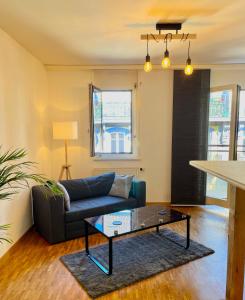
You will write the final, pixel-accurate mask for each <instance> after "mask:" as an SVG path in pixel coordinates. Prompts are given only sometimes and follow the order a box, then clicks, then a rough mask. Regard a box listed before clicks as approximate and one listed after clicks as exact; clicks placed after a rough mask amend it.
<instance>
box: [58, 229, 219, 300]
mask: <svg viewBox="0 0 245 300" xmlns="http://www.w3.org/2000/svg"><path fill="white" fill-rule="evenodd" d="M176 242H177V243H180V244H181V245H183V246H185V243H186V239H185V237H183V236H181V235H179V234H177V233H175V232H173V231H170V230H168V229H163V230H161V231H160V233H159V234H157V233H156V232H155V231H153V232H147V233H143V234H138V235H136V236H132V237H129V238H125V239H122V240H115V241H113V274H112V275H110V276H108V275H106V274H104V273H103V272H102V271H101V270H100V269H99V268H98V267H97V266H96V265H95V264H94V263H93V262H92V261H91V260H90V259H89V258H88V257H87V256H86V253H85V251H81V252H77V253H72V254H68V255H65V256H62V257H61V258H60V259H61V261H62V262H63V263H64V264H65V266H66V267H67V268H68V270H69V271H70V272H71V273H72V274H73V276H74V277H75V278H76V280H77V281H78V282H79V283H80V284H81V285H82V287H83V288H84V289H85V290H86V291H87V293H88V294H89V295H90V296H91V297H92V298H97V297H99V296H102V295H104V294H107V293H109V292H112V291H114V290H117V289H120V288H122V287H125V286H128V285H130V284H132V283H134V282H137V281H140V280H142V279H144V278H147V277H150V276H152V275H155V274H157V273H160V272H164V271H167V270H169V269H172V268H175V267H177V266H180V265H183V264H186V263H188V262H190V261H192V260H195V259H198V258H201V257H204V256H206V255H209V254H212V253H214V251H213V250H212V249H210V248H207V247H205V246H203V245H201V244H199V243H197V242H194V241H192V240H191V242H190V248H189V249H188V250H186V249H185V248H184V247H182V246H179V245H177V244H176ZM90 253H91V254H92V255H94V256H95V257H97V258H98V259H99V261H100V262H102V263H103V264H104V265H106V266H107V261H108V245H107V244H103V245H101V246H97V247H94V248H90Z"/></svg>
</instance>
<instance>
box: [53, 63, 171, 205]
mask: <svg viewBox="0 0 245 300" xmlns="http://www.w3.org/2000/svg"><path fill="white" fill-rule="evenodd" d="M48 78H49V101H50V108H49V111H50V118H51V120H52V121H65V120H77V121H78V122H79V139H78V140H77V141H73V142H71V143H70V147H69V158H70V163H71V164H72V176H73V177H83V176H89V175H91V174H92V170H93V168H99V167H101V168H107V167H138V168H140V167H142V168H143V169H144V171H143V172H142V173H141V175H140V177H141V178H143V179H145V180H146V181H147V201H149V202H150V201H152V202H154V201H155V202H158V201H159V202H160V201H169V200H170V176H171V172H170V167H171V141H172V80H173V72H172V71H161V70H159V71H153V72H151V74H146V73H145V72H143V71H136V70H130V71H127V70H94V71H93V70H88V71H81V70H80V71H76V70H75V71H72V70H70V71H69V70H68V71H67V70H63V69H61V70H59V68H58V69H57V70H49V71H48ZM91 82H93V83H94V84H95V85H96V86H98V87H100V88H102V89H115V88H118V89H134V85H135V83H138V88H137V90H136V101H137V103H136V106H137V116H136V118H137V124H138V125H137V127H138V136H137V139H138V141H139V151H140V152H139V156H140V159H139V160H133V161H95V160H94V159H92V158H90V156H89V145H90V139H89V131H88V130H89V93H88V85H89V83H91ZM51 130H52V129H51V123H50V133H51ZM50 138H51V144H52V170H53V173H52V174H53V177H54V178H57V177H58V174H59V171H60V167H61V165H62V163H63V162H64V148H63V144H62V142H59V141H54V140H52V137H51V136H50Z"/></svg>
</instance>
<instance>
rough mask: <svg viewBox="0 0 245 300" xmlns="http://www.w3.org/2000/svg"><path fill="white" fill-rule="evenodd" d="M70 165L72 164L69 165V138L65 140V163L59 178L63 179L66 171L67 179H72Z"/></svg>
mask: <svg viewBox="0 0 245 300" xmlns="http://www.w3.org/2000/svg"><path fill="white" fill-rule="evenodd" d="M70 167H71V165H68V151H67V140H65V164H64V165H63V166H62V167H61V171H60V176H59V180H62V178H63V175H64V173H65V175H66V176H65V178H66V180H68V179H71V172H70Z"/></svg>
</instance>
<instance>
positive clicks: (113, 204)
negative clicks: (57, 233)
mask: <svg viewBox="0 0 245 300" xmlns="http://www.w3.org/2000/svg"><path fill="white" fill-rule="evenodd" d="M135 207H137V200H136V199H135V198H128V199H124V198H120V197H112V196H103V197H96V198H89V199H83V200H77V201H74V202H71V208H70V210H69V211H66V212H65V222H66V223H68V222H75V221H79V220H82V219H85V218H88V217H93V216H98V215H103V214H107V213H112V212H115V211H119V210H123V209H130V208H135Z"/></svg>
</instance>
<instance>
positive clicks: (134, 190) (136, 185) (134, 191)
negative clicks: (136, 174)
mask: <svg viewBox="0 0 245 300" xmlns="http://www.w3.org/2000/svg"><path fill="white" fill-rule="evenodd" d="M130 196H131V197H134V198H135V199H136V200H137V201H138V204H139V207H140V206H145V204H146V183H145V181H143V180H139V179H136V178H134V179H133V181H132V187H131V191H130Z"/></svg>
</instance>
